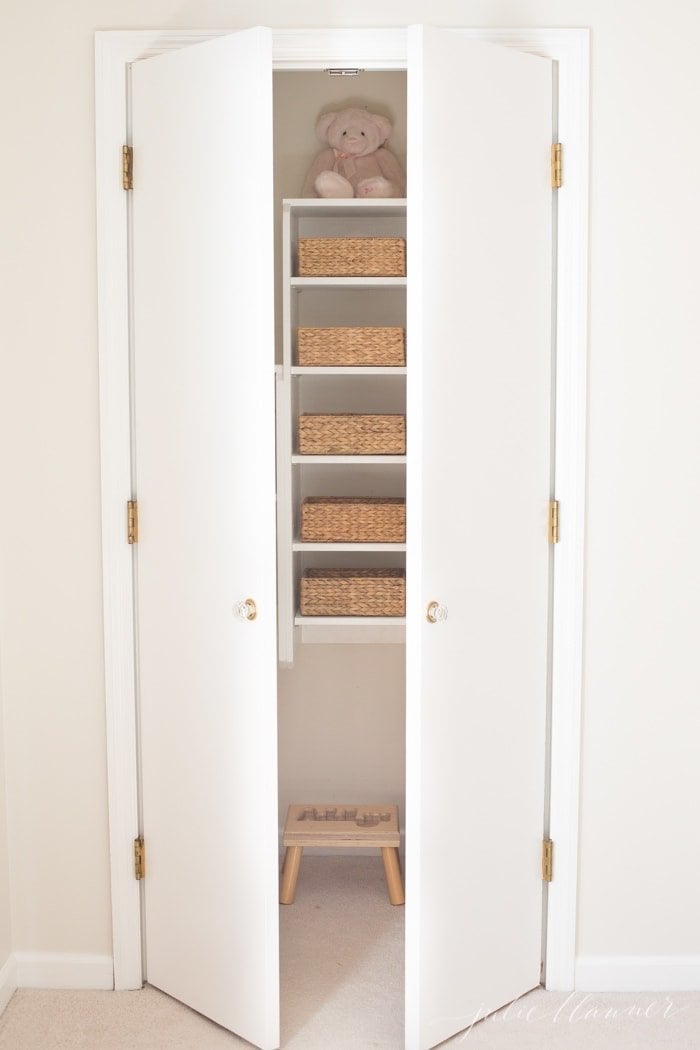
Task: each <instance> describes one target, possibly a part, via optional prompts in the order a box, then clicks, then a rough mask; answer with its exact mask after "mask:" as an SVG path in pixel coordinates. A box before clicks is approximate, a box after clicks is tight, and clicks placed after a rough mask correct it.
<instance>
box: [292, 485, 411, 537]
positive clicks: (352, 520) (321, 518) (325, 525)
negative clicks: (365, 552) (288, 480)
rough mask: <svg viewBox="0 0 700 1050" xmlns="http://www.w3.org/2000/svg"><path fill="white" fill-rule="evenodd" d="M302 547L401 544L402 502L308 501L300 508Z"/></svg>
mask: <svg viewBox="0 0 700 1050" xmlns="http://www.w3.org/2000/svg"><path fill="white" fill-rule="evenodd" d="M301 539H302V542H304V543H404V542H405V540H406V501H405V500H403V499H393V498H392V499H387V498H381V497H377V498H374V497H367V498H365V497H358V496H335V497H331V498H320V497H309V498H307V499H305V500H304V501H303V502H302V505H301Z"/></svg>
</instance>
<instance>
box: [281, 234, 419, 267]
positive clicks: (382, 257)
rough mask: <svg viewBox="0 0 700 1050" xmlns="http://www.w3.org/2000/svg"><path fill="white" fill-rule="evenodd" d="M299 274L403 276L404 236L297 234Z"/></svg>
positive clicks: (404, 260)
mask: <svg viewBox="0 0 700 1050" xmlns="http://www.w3.org/2000/svg"><path fill="white" fill-rule="evenodd" d="M297 257H298V269H299V277H405V276H406V242H405V240H404V239H403V237H300V238H299V243H298V245H297Z"/></svg>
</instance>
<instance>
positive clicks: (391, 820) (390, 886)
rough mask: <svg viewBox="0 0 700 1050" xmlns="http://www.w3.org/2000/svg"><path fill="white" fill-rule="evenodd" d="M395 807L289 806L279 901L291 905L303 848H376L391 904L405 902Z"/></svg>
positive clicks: (396, 810) (397, 819) (397, 818)
mask: <svg viewBox="0 0 700 1050" xmlns="http://www.w3.org/2000/svg"><path fill="white" fill-rule="evenodd" d="M400 841H401V840H400V837H399V811H398V807H397V806H319V805H292V806H290V807H289V811H288V813H287V823H286V824H285V828H284V837H283V839H282V843H283V845H284V846H286V852H285V855H284V865H283V867H282V887H281V890H280V901H281V903H282V904H293V903H294V894H295V893H296V888H297V880H298V878H299V869H300V867H301V857H302V854H303V852H304V846H332V847H340V848H341V849H358V848H359V847H361V846H378V847H379V848H380V849H381V851H382V860H383V862H384V874H385V876H386V886H387V890H388V892H389V900H390V901H391V903H392V904H403V903H404V901H405V897H404V892H403V881H402V879H401V866H400V864H399V843H400Z"/></svg>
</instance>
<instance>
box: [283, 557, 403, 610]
mask: <svg viewBox="0 0 700 1050" xmlns="http://www.w3.org/2000/svg"><path fill="white" fill-rule="evenodd" d="M301 615H302V616H405V615H406V574H405V572H404V570H403V569H307V570H306V572H305V573H304V575H303V576H302V577H301Z"/></svg>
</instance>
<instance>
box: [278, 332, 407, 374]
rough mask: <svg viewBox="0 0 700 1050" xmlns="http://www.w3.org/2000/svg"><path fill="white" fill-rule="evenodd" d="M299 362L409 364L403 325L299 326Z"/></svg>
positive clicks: (379, 364)
mask: <svg viewBox="0 0 700 1050" xmlns="http://www.w3.org/2000/svg"><path fill="white" fill-rule="evenodd" d="M297 362H298V364H300V365H319V366H323V365H329V366H332V365H337V366H343V365H345V366H348V365H350V366H352V365H370V366H375V367H377V366H381V365H383V366H385V367H386V366H393V365H405V364H406V352H405V350H404V331H403V328H298V329H297Z"/></svg>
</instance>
